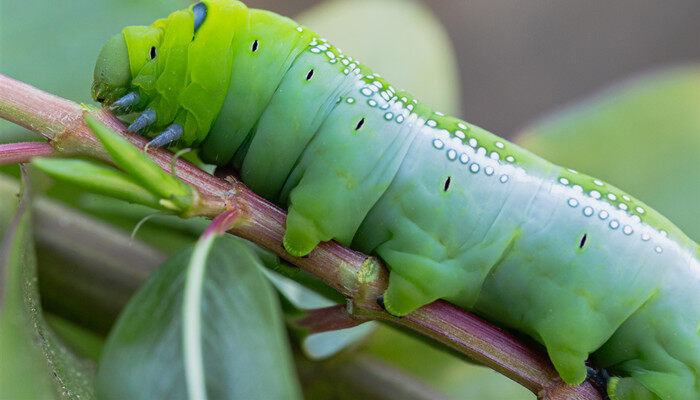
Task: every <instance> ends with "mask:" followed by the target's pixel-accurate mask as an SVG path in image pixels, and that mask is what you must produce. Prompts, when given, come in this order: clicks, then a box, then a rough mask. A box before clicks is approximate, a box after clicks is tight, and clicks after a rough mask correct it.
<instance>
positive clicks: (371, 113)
mask: <svg viewBox="0 0 700 400" xmlns="http://www.w3.org/2000/svg"><path fill="white" fill-rule="evenodd" d="M196 7H197V8H196V9H195V10H196V12H195V11H193V9H192V8H190V9H188V10H183V11H178V12H175V13H173V14H172V15H171V16H170V17H168V18H166V19H162V20H158V21H156V22H155V23H154V24H153V25H152V26H150V27H127V28H125V29H124V31H123V32H122V33H121V34H119V35H117V36H116V37H115V38H112V39H111V40H110V41H109V42H108V43H107V44H106V45H105V48H104V49H103V50H102V52H101V53H100V57H98V63H97V65H96V68H95V83H94V86H93V95H94V97H95V98H96V99H98V100H99V101H101V102H102V103H104V104H105V105H116V106H117V107H116V108H115V110H119V109H121V108H126V109H130V110H138V111H141V112H144V111H146V110H152V111H153V112H155V119H154V120H153V121H152V122H151V123H150V124H146V125H144V126H140V127H139V129H140V131H139V132H141V133H143V134H145V135H149V136H152V135H157V134H159V133H161V132H163V131H165V132H166V133H165V134H163V135H161V136H158V139H156V141H155V143H156V144H157V145H164V144H166V143H168V142H170V141H175V142H176V143H179V144H181V145H187V146H195V147H198V148H199V150H200V155H201V156H202V157H203V158H204V159H205V160H207V161H209V162H211V163H214V164H219V165H226V164H228V165H233V166H234V167H235V168H236V169H237V170H238V171H239V172H240V174H241V177H242V179H243V181H244V182H245V184H246V185H248V186H249V187H250V188H251V189H252V190H254V191H255V192H256V193H258V194H260V195H262V196H264V197H265V198H267V199H269V200H271V201H273V202H276V203H277V204H279V205H280V206H282V207H285V208H287V210H288V212H289V214H288V219H287V231H286V234H285V237H284V246H285V248H286V249H287V250H288V251H289V252H290V253H291V254H293V255H296V256H304V255H306V254H308V253H309V252H310V251H311V250H313V248H314V247H315V246H316V245H317V244H318V243H319V242H321V241H327V240H331V239H335V240H338V241H340V242H341V243H343V244H346V245H349V246H351V247H352V248H354V249H357V250H360V251H363V252H366V253H374V254H377V255H378V256H379V257H380V258H381V259H382V260H383V261H384V262H385V263H386V265H387V266H388V267H389V268H390V269H391V274H390V283H389V288H388V290H387V292H386V293H385V295H384V296H383V304H384V306H385V307H386V309H387V310H388V311H389V312H391V313H393V314H395V315H405V314H407V313H409V312H411V311H413V310H415V309H416V308H418V307H421V306H423V305H425V304H427V303H429V302H431V301H434V300H436V299H440V298H442V299H447V300H449V301H451V302H453V303H455V304H457V305H459V306H461V307H463V308H465V309H468V310H471V311H473V312H476V313H478V314H480V315H483V316H484V317H486V318H488V319H490V320H492V321H495V322H497V323H499V324H501V325H503V326H507V327H510V328H514V329H517V330H519V331H522V332H524V333H526V334H528V335H530V336H531V337H532V338H534V339H535V340H537V341H539V342H540V343H542V344H543V345H544V346H545V347H546V348H547V351H548V353H549V356H550V358H551V360H552V362H553V364H554V366H555V367H556V369H557V371H558V372H559V373H560V375H561V376H562V378H563V379H564V381H565V382H567V383H569V384H579V383H581V382H582V381H583V380H584V379H585V378H586V373H587V371H586V365H585V364H584V362H585V361H586V360H587V359H588V358H589V355H590V356H591V357H592V358H593V361H594V362H595V365H596V366H597V367H601V368H608V369H609V370H610V371H611V372H613V373H614V374H617V375H618V376H619V377H616V378H614V379H613V380H612V381H611V382H613V384H611V385H610V386H609V388H608V389H609V391H610V393H611V395H612V396H615V397H616V398H618V399H624V400H627V399H636V398H641V397H640V396H649V397H651V398H654V397H656V398H662V399H685V398H698V397H700V379H699V377H698V371H700V333H699V332H698V329H699V328H698V327H699V326H700V290H698V288H700V265H699V262H698V254H699V250H698V245H697V244H696V243H695V242H693V241H692V240H690V239H689V238H687V237H686V236H685V235H684V234H683V233H682V232H681V231H680V230H679V229H678V228H676V227H675V226H674V225H673V224H671V223H670V222H669V221H667V220H666V219H665V218H663V217H662V216H661V215H659V214H658V213H657V212H656V211H654V210H653V209H651V208H649V207H648V206H647V205H645V204H644V203H642V202H641V201H639V200H637V199H634V198H633V197H631V196H630V195H628V194H626V193H624V192H622V191H621V190H619V189H617V188H615V187H613V186H610V185H608V184H606V183H605V182H602V181H600V180H598V179H595V178H592V177H590V176H587V175H585V174H583V173H579V172H576V171H573V170H568V169H565V168H561V167H559V166H556V165H553V164H551V163H549V162H547V161H545V160H543V159H542V158H540V157H538V156H536V155H534V154H532V153H530V152H528V151H526V150H524V149H521V148H519V147H518V146H517V145H514V144H512V143H509V142H507V141H505V140H503V139H501V138H499V137H497V136H495V135H493V134H491V133H489V132H487V131H485V130H483V129H481V128H479V127H477V126H474V125H472V124H469V123H467V122H465V121H462V120H459V119H457V118H452V117H449V116H445V115H443V114H441V113H439V112H437V111H435V110H433V109H432V108H430V107H429V106H427V105H425V104H422V103H421V102H419V101H418V100H417V99H415V98H413V97H412V96H411V95H410V94H408V93H407V92H404V91H402V90H397V89H396V88H394V87H393V86H392V85H391V84H390V83H389V82H388V81H387V80H385V79H384V78H382V77H380V76H379V75H377V74H375V73H373V72H372V71H371V70H370V69H369V68H367V67H365V66H363V65H361V64H360V63H359V62H358V61H357V60H354V59H353V58H352V57H350V56H347V55H345V54H343V53H342V52H341V51H340V50H339V49H337V48H336V47H334V46H332V45H331V44H330V43H329V42H327V41H326V40H325V39H323V38H320V37H319V36H318V35H317V34H316V33H315V32H313V31H312V30H310V29H308V28H306V27H303V26H300V25H298V24H297V23H295V22H294V21H292V20H290V19H288V18H284V17H281V16H278V15H276V14H274V13H271V12H268V11H263V10H254V9H248V8H247V7H245V6H244V5H243V4H242V3H240V2H237V1H229V0H209V1H204V2H202V3H199V4H198V5H197V6H196ZM195 28H196V29H195ZM125 57H126V59H124V58H125ZM125 77H128V79H127V78H125ZM126 96H128V97H126ZM120 99H121V100H120ZM146 115H148V114H146ZM620 377H621V378H620Z"/></svg>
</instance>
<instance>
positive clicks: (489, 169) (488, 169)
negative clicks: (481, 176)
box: [484, 166, 494, 176]
mask: <svg viewBox="0 0 700 400" xmlns="http://www.w3.org/2000/svg"><path fill="white" fill-rule="evenodd" d="M493 171H494V170H493V167H492V166H488V167H486V168H484V173H485V174H486V175H488V176H491V175H493Z"/></svg>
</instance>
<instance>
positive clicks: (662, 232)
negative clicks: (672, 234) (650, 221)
mask: <svg viewBox="0 0 700 400" xmlns="http://www.w3.org/2000/svg"><path fill="white" fill-rule="evenodd" d="M659 233H660V234H661V235H662V236H664V237H666V236H668V232H666V231H664V230H660V231H659Z"/></svg>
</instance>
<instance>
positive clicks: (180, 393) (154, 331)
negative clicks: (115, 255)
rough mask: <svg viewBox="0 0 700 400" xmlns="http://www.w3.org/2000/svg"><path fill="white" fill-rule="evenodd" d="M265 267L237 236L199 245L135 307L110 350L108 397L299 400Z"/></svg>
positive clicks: (105, 373) (104, 363)
mask: <svg viewBox="0 0 700 400" xmlns="http://www.w3.org/2000/svg"><path fill="white" fill-rule="evenodd" d="M259 263H260V261H259V260H258V259H257V257H255V256H254V255H253V254H252V252H251V251H250V250H249V248H248V247H247V246H246V245H245V244H243V243H242V242H241V241H239V240H236V239H234V238H231V237H221V238H216V239H214V238H213V236H209V239H203V240H200V241H199V242H198V243H197V245H196V247H195V248H189V249H187V250H185V251H182V252H180V253H178V254H177V255H175V256H173V257H172V258H171V259H170V260H168V261H167V262H166V263H165V264H163V265H162V266H161V267H160V268H159V269H158V270H157V271H156V273H155V274H154V275H153V276H152V277H151V278H150V279H149V280H148V281H147V282H146V283H145V284H144V286H143V287H142V288H141V289H140V290H139V291H138V292H137V293H136V295H135V296H134V297H133V298H132V299H131V301H130V302H129V304H128V306H127V307H126V309H125V310H124V312H123V314H122V315H121V317H120V319H119V321H118V322H117V324H116V326H115V328H114V329H113V331H112V332H111V334H110V336H109V338H108V340H107V344H106V346H105V348H104V350H103V355H102V360H101V364H100V369H99V372H98V378H97V390H98V393H99V394H100V396H101V397H103V398H107V399H109V398H119V399H121V398H131V399H139V398H143V399H151V398H186V397H187V394H188V393H190V394H202V393H206V395H207V396H208V397H211V398H217V399H218V398H260V399H263V398H298V397H299V396H300V395H299V387H298V383H297V382H296V378H295V374H294V372H293V369H292V364H291V356H290V350H289V348H288V344H287V342H286V333H285V331H284V327H283V323H282V316H281V313H280V310H279V305H278V302H277V298H276V295H275V293H274V291H273V289H272V287H271V286H270V284H269V282H268V281H267V280H266V278H265V277H264V275H263V274H262V272H261V270H260V268H261V267H260V265H259Z"/></svg>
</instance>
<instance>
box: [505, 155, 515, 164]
mask: <svg viewBox="0 0 700 400" xmlns="http://www.w3.org/2000/svg"><path fill="white" fill-rule="evenodd" d="M506 161H508V162H510V163H512V162H515V157H513V156H508V157H506Z"/></svg>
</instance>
